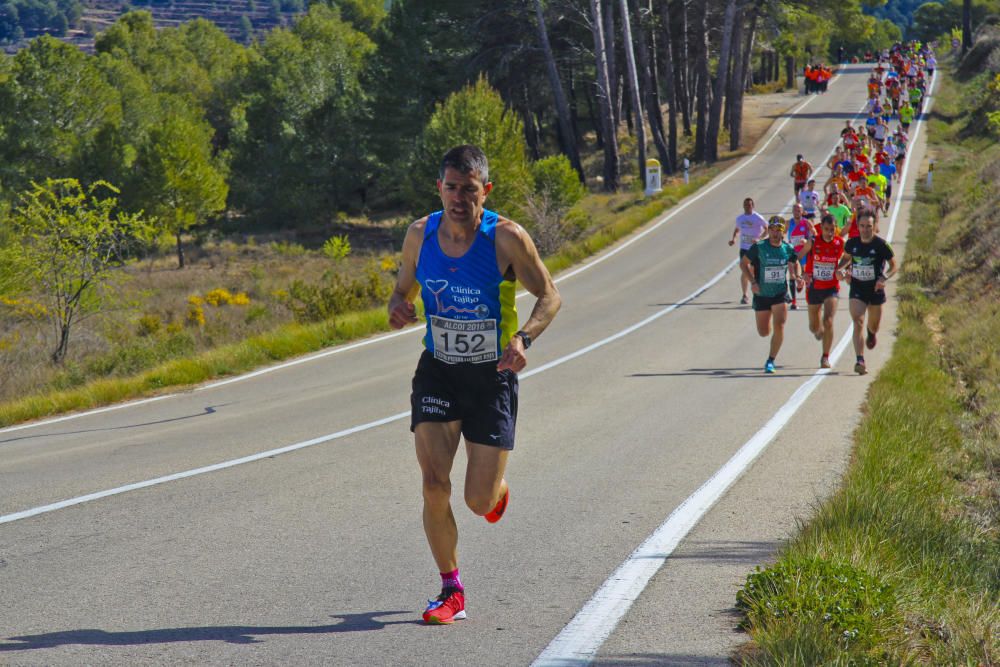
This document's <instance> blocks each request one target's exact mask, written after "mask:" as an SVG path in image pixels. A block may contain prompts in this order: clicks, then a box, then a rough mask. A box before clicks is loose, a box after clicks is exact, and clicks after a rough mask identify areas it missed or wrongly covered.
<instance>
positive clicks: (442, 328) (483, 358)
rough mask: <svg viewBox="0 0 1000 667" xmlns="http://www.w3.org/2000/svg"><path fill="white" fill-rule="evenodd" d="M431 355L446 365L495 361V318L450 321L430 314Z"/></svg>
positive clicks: (496, 357)
mask: <svg viewBox="0 0 1000 667" xmlns="http://www.w3.org/2000/svg"><path fill="white" fill-rule="evenodd" d="M431 335H432V336H433V338H434V358H435V359H440V360H441V361H443V362H445V363H448V364H458V363H463V362H464V363H472V364H479V363H485V362H488V361H496V360H497V359H498V358H499V357H498V355H497V321H496V320H451V319H448V318H446V317H437V316H435V315H432V316H431Z"/></svg>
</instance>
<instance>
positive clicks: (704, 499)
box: [532, 72, 937, 667]
mask: <svg viewBox="0 0 1000 667" xmlns="http://www.w3.org/2000/svg"><path fill="white" fill-rule="evenodd" d="M936 81H937V72H935V73H934V77H933V78H932V79H931V85H930V91H931V93H932V94H931V95H929V96H928V101H927V104H926V106H925V107H924V108H925V111H924V112H922V113H921V116H920V117H921V119H922V118H923V116H924V114H926V113H927V112H929V111H930V108H931V100H932V99H933V92H934V84H935V83H936ZM856 117H857V116H855V118H856ZM916 125H917V126H916V129H915V130H914V132H913V137H912V138H911V139H910V145H911V146H914V145H916V141H917V137H918V136H919V135H920V128H921V127H922V125H923V123H918V124H916ZM911 163H912V160H907V161H906V164H905V165H904V166H903V173H902V174H901V175H900V179H899V181H900V193H899V198H898V199H897V200H896V202H895V206H894V207H893V212H892V217H891V219H890V222H889V231H888V232H887V234H886V241H887V242H888V241H891V240H892V236H893V233H894V232H895V227H896V219H897V218H898V216H899V211H900V209H901V208H902V201H903V189H904V187H905V185H906V175H907V173H908V169H909V166H910V164H911ZM824 164H825V163H824ZM914 187H916V183H914ZM852 333H853V327H851V328H848V329H847V330H846V331H845V332H844V335H843V336H842V337H841V338H840V341H838V343H837V346H836V347H835V348H834V349H833V350H832V351H831V354H830V360H831V365H836V363H837V362H838V361H839V360H840V357H841V355H843V353H844V351H845V350H846V349H847V346H848V345H850V343H851V336H852ZM831 372H832V369H827V368H822V369H819V370H817V371H815V372H814V373H813V376H812V377H811V378H809V379H808V380H806V381H805V382H804V383H802V385H800V386H799V388H798V389H797V390H796V391H795V393H793V394H792V396H791V398H789V400H788V401H787V402H785V403H784V405H782V407H781V408H780V409H779V410H778V411H777V412H776V413H775V414H774V416H773V417H771V419H769V420H768V421H767V423H766V424H764V426H763V427H762V428H761V429H760V430H759V431H757V433H755V434H754V435H753V436H752V437H751V438H750V439H749V440H748V441H747V442H746V443H744V444H743V446H741V447H740V448H739V449H738V450H737V451H736V453H735V454H734V455H733V456H732V458H730V459H729V461H727V462H726V463H725V464H724V465H723V466H722V467H721V468H719V470H717V471H716V472H715V474H713V475H712V477H710V478H709V479H708V481H706V482H705V483H704V484H702V485H701V487H700V488H699V489H698V490H697V491H695V492H694V493H693V494H691V495H690V496H688V498H687V499H686V500H684V502H682V503H681V504H680V505H678V506H677V508H676V509H674V511H673V512H671V513H670V516H669V517H667V520H666V521H664V522H663V523H662V524H661V525H660V526H659V527H658V528H657V529H656V530H655V531H654V532H653V534H652V535H650V536H649V537H648V538H646V540H645V541H643V543H642V544H640V545H639V546H638V547H637V548H636V549H635V551H633V552H632V554H631V555H630V556H629V557H628V558H627V559H626V560H625V561H624V562H623V563H622V564H621V565H619V566H618V568H617V569H616V570H615V571H614V572H613V573H612V574H611V576H609V577H608V578H607V580H605V582H604V583H603V584H602V585H601V587H600V588H599V589H598V590H597V592H595V593H594V595H593V596H592V597H591V598H590V600H588V601H587V603H586V604H585V605H584V606H583V608H582V609H581V610H580V611H579V612H577V614H576V615H575V616H574V617H573V619H572V620H571V621H570V622H569V623H568V624H567V625H566V627H564V628H563V629H562V631H561V632H560V633H559V634H558V635H556V637H555V638H554V639H553V640H552V641H551V642H550V643H549V645H548V646H546V647H545V649H544V650H543V651H542V653H541V654H540V655H539V656H538V657H537V658H536V659H535V661H534V662H533V663H532V667H569V666H584V665H589V664H590V663H591V662H593V659H594V657H595V656H596V655H597V652H598V651H599V650H600V648H601V646H602V645H603V644H604V642H605V641H606V640H607V638H608V637H610V636H611V633H612V632H614V629H615V628H616V627H617V626H618V623H619V622H620V621H621V619H622V618H623V617H624V616H625V614H626V613H627V612H628V610H629V609H630V608H631V607H632V604H633V603H634V602H635V600H636V599H638V597H639V595H640V594H641V593H642V591H643V590H645V588H646V585H647V584H648V583H649V581H650V579H652V578H653V576H654V575H655V574H656V573H657V572H658V571H659V570H660V568H661V567H662V566H663V564H664V563H665V562H666V560H667V558H668V557H669V556H670V554H671V553H673V551H674V549H676V548H677V545H678V544H680V542H681V540H682V539H684V537H685V536H686V535H687V534H688V533H689V532H690V531H691V529H692V528H694V527H695V526H696V525H697V524H698V522H699V521H700V520H701V518H702V517H703V516H705V514H707V513H708V511H709V510H710V509H711V508H712V507H713V506H714V505H715V503H716V502H718V500H719V499H720V498H721V497H722V495H723V494H724V493H725V492H726V491H728V490H729V488H730V487H731V486H732V485H733V484H735V483H736V481H737V480H738V479H739V478H740V477H741V476H742V475H743V473H744V472H745V471H746V470H747V468H749V467H750V465H751V464H752V463H753V462H754V461H755V460H756V459H757V458H758V457H759V456H760V454H761V453H762V452H763V451H764V450H765V449H766V448H767V446H768V445H769V444H770V443H771V441H773V440H774V438H775V437H776V436H777V435H778V433H779V432H780V431H781V429H783V428H784V427H785V425H786V424H787V423H788V421H789V420H791V418H792V417H793V416H794V415H795V413H796V412H798V410H799V408H800V407H802V405H803V404H804V403H805V401H806V399H808V398H809V396H810V395H811V394H812V393H813V391H815V390H816V388H817V387H818V386H819V385H820V383H821V382H822V381H823V379H824V378H825V377H826V376H827V375H829V374H830V373H831Z"/></svg>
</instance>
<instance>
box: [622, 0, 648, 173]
mask: <svg viewBox="0 0 1000 667" xmlns="http://www.w3.org/2000/svg"><path fill="white" fill-rule="evenodd" d="M620 9H621V16H622V47H623V48H624V49H625V62H626V64H627V66H628V87H629V92H630V93H631V100H632V113H633V114H635V134H636V138H637V141H636V145H637V148H638V149H639V150H638V153H639V183H640V184H641V185H642V187H643V188H645V187H646V124H645V123H644V122H642V94H641V93H640V92H639V73H638V72H637V71H636V64H635V50H634V49H633V48H632V44H633V41H632V25H631V23H632V22H631V21H629V16H628V15H629V11H628V0H621V5H620ZM640 29H641V28H640Z"/></svg>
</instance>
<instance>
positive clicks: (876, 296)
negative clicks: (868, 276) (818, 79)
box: [850, 280, 885, 306]
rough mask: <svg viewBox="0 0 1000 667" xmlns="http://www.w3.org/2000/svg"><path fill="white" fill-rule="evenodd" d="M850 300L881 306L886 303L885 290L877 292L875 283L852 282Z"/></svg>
mask: <svg viewBox="0 0 1000 667" xmlns="http://www.w3.org/2000/svg"><path fill="white" fill-rule="evenodd" d="M850 298H852V299H857V300H858V301H864V302H865V303H866V304H868V305H869V306H881V305H882V304H883V303H885V290H884V289H883V290H876V289H875V283H874V282H861V281H858V280H852V281H851V293H850Z"/></svg>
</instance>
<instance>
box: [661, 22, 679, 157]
mask: <svg viewBox="0 0 1000 667" xmlns="http://www.w3.org/2000/svg"><path fill="white" fill-rule="evenodd" d="M660 17H661V18H660V23H661V31H660V34H661V35H662V37H661V39H660V43H661V44H662V46H661V47H660V48H661V49H662V50H663V70H664V71H663V79H664V81H666V82H667V154H668V155H669V162H668V164H667V165H664V167H665V168H666V170H667V172H668V173H673V171H674V170H675V169H677V105H678V101H677V97H678V95H677V77H676V72H675V69H676V68H675V67H674V57H673V43H674V41H675V40H674V39H673V36H672V35H671V34H670V31H671V27H670V3H668V2H661V3H660Z"/></svg>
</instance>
